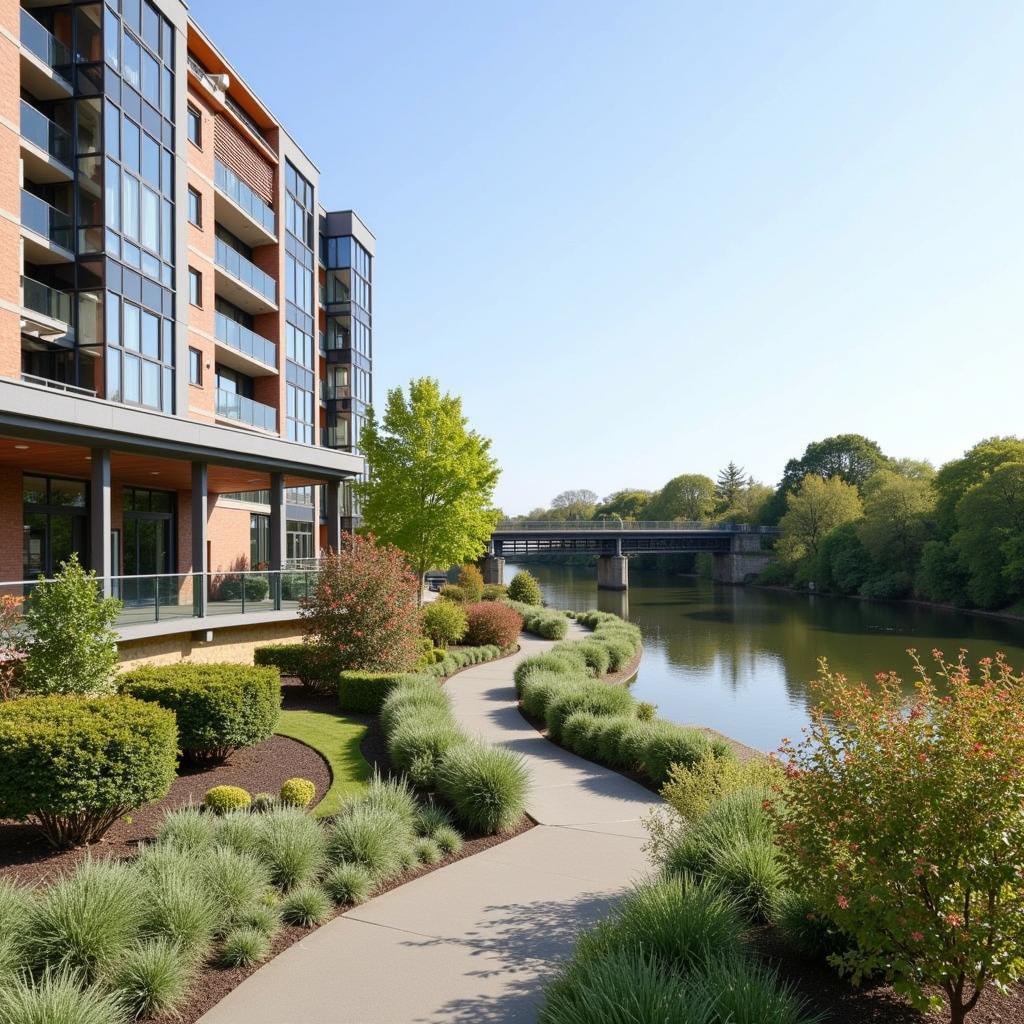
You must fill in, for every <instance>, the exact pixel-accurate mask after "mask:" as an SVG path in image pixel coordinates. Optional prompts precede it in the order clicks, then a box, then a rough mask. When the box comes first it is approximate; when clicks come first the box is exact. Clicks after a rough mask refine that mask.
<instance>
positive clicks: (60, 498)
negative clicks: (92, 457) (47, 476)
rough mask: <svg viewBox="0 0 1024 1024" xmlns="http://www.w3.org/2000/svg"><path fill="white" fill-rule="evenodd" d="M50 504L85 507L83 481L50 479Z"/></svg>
mask: <svg viewBox="0 0 1024 1024" xmlns="http://www.w3.org/2000/svg"><path fill="white" fill-rule="evenodd" d="M49 503H50V504H51V505H65V506H70V507H72V508H85V482H84V481H82V480H51V481H50V501H49Z"/></svg>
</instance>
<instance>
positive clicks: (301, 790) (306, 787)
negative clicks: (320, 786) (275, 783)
mask: <svg viewBox="0 0 1024 1024" xmlns="http://www.w3.org/2000/svg"><path fill="white" fill-rule="evenodd" d="M314 799H316V786H314V785H313V783H312V782H310V781H309V779H288V780H287V781H286V782H284V783H283V784H282V786H281V803H283V804H291V805H292V806H294V807H308V806H309V805H310V804H311V803H312V802H313V801H314Z"/></svg>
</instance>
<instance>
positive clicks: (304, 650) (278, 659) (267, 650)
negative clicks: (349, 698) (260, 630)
mask: <svg viewBox="0 0 1024 1024" xmlns="http://www.w3.org/2000/svg"><path fill="white" fill-rule="evenodd" d="M253 661H254V662H255V663H256V664H257V665H263V666H268V667H272V668H276V669H277V670H278V672H280V673H281V675H282V676H291V677H294V678H297V679H298V680H299V681H300V682H301V683H302V685H303V686H305V687H307V688H308V689H310V690H313V691H314V692H316V693H322V692H324V691H325V690H326V691H327V692H331V691H332V690H333V689H334V682H333V680H332V679H331V678H330V674H329V673H328V678H327V679H326V680H325V679H324V678H323V676H324V671H323V660H322V658H321V656H320V654H319V653H318V652H317V650H316V649H315V648H314V647H312V646H311V645H310V644H266V645H265V646H263V647H257V648H256V650H255V651H254V652H253Z"/></svg>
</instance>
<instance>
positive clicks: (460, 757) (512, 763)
mask: <svg viewBox="0 0 1024 1024" xmlns="http://www.w3.org/2000/svg"><path fill="white" fill-rule="evenodd" d="M437 789H438V792H439V793H440V794H441V796H442V797H443V798H444V799H445V800H446V801H447V802H448V803H449V804H450V805H451V807H452V810H453V811H454V813H455V817H456V819H457V820H458V822H459V824H460V825H462V827H463V828H465V829H466V830H467V831H469V832H473V833H477V834H480V835H493V834H494V833H496V832H504V831H507V830H508V829H511V828H513V827H514V826H516V825H517V824H519V822H520V821H521V820H522V817H523V813H524V811H525V806H526V793H527V790H528V789H529V775H528V773H527V770H526V765H525V764H524V762H523V759H522V758H521V757H520V756H519V755H518V754H514V753H513V752H512V751H510V750H505V749H503V748H498V747H487V746H484V745H483V744H480V743H475V742H469V741H468V742H466V743H464V744H462V745H460V746H458V747H455V748H454V749H452V750H450V751H449V752H448V753H447V754H446V755H445V756H444V757H443V758H442V760H441V763H440V765H439V767H438V775H437Z"/></svg>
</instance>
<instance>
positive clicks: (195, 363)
mask: <svg viewBox="0 0 1024 1024" xmlns="http://www.w3.org/2000/svg"><path fill="white" fill-rule="evenodd" d="M188 382H189V384H191V385H192V386H193V387H196V388H201V387H202V386H203V353H202V352H201V351H200V350H199V349H198V348H192V347H191V346H189V350H188Z"/></svg>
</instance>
